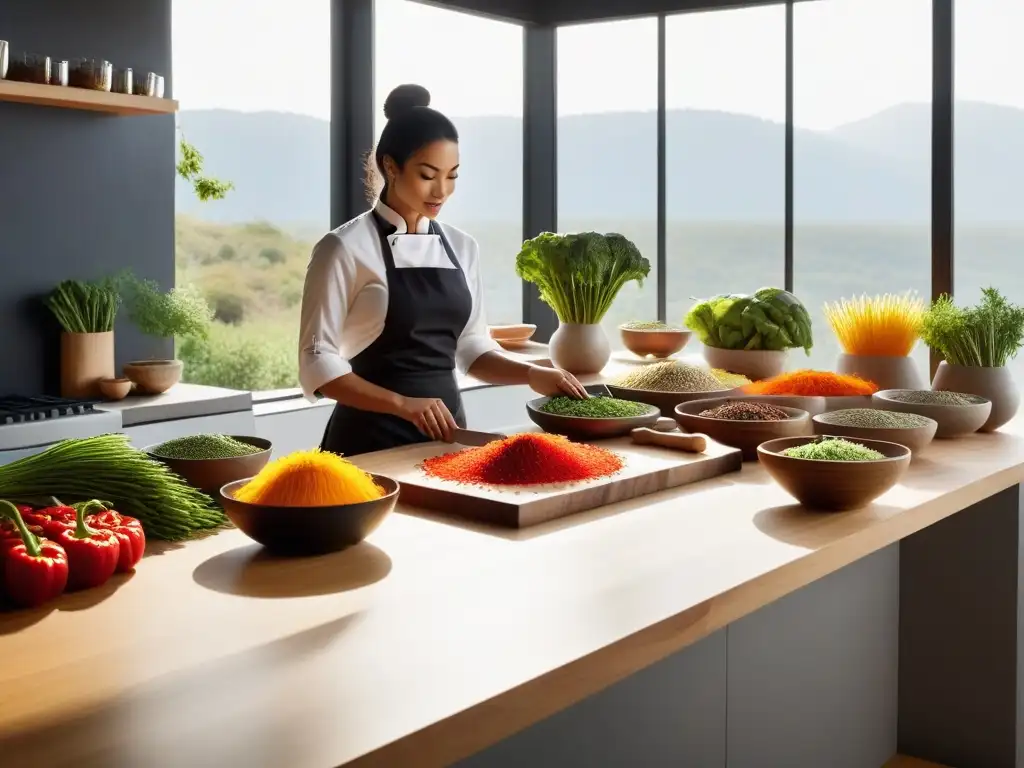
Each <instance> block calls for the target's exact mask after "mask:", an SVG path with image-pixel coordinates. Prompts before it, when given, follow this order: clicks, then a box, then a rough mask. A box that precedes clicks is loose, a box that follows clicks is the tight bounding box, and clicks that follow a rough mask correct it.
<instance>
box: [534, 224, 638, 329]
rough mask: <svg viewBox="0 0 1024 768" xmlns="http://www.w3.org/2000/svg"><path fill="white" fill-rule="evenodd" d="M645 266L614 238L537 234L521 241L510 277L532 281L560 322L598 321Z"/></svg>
mask: <svg viewBox="0 0 1024 768" xmlns="http://www.w3.org/2000/svg"><path fill="white" fill-rule="evenodd" d="M650 271H651V263H650V262H649V261H648V260H647V259H645V258H644V257H643V256H641V255H640V251H639V250H637V247H636V246H635V245H634V244H633V243H632V241H630V240H628V239H627V238H625V237H623V236H622V235H619V234H614V233H613V234H607V235H602V234H598V233H597V232H580V233H578V234H573V235H556V234H553V233H551V232H542V233H541V234H539V235H537V237H535V238H533V239H531V240H527V241H526V242H525V243H523V248H522V250H521V251H519V255H518V256H516V274H517V275H519V277H520V278H522V279H523V280H526V281H527V282H530V283H533V284H534V285H536V286H537V289H538V290H539V291H540V297H541V299H542V300H543V301H544V302H545V303H546V304H548V306H550V307H551V308H552V309H553V310H555V314H557V315H558V319H559V320H561V321H562V322H563V323H599V322H601V318H603V317H604V316H605V314H606V313H607V312H608V310H609V308H610V307H611V305H612V302H613V301H615V297H616V296H617V295H618V293H619V290H621V288H622V286H623V285H625V284H626V283H627V282H629V281H630V280H636V281H637V282H638V283H640V284H641V285H642V284H643V279H644V278H645V277H647V275H648V273H649V272H650Z"/></svg>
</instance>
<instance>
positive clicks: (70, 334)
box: [45, 280, 121, 398]
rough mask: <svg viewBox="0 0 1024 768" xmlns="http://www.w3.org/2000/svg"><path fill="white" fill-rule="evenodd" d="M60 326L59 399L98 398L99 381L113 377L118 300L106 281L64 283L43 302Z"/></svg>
mask: <svg viewBox="0 0 1024 768" xmlns="http://www.w3.org/2000/svg"><path fill="white" fill-rule="evenodd" d="M45 303H46V306H47V307H49V309H50V311H51V312H53V315H54V317H56V318H57V322H59V323H60V326H61V329H62V333H61V337H60V393H61V396H62V397H81V398H91V397H98V396H99V394H100V381H102V380H103V379H109V378H112V377H113V376H114V320H115V319H116V318H117V311H118V309H119V308H120V306H121V296H120V295H119V294H118V292H117V288H116V287H115V286H114V285H113V283H112V282H111V281H109V280H104V281H99V282H94V283H89V282H82V281H80V280H65V281H64V282H62V283H60V284H58V285H57V287H56V288H54V289H53V291H52V292H51V293H50V294H49V296H47V297H46V299H45Z"/></svg>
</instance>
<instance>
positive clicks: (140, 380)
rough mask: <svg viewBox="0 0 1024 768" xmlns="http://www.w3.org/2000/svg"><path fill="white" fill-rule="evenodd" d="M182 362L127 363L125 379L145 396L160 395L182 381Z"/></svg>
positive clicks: (137, 361) (150, 361)
mask: <svg viewBox="0 0 1024 768" xmlns="http://www.w3.org/2000/svg"><path fill="white" fill-rule="evenodd" d="M184 367H185V364H184V363H182V362H181V360H135V361H133V362H131V363H125V365H124V375H125V378H128V379H131V380H132V382H133V383H134V384H135V386H136V387H137V388H138V390H139V392H140V393H142V394H144V395H160V394H163V393H164V392H166V391H167V390H168V389H170V388H171V387H173V386H174V385H175V384H177V383H178V382H179V381H181V372H182V370H183V369H184Z"/></svg>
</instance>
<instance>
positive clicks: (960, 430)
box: [872, 389, 992, 439]
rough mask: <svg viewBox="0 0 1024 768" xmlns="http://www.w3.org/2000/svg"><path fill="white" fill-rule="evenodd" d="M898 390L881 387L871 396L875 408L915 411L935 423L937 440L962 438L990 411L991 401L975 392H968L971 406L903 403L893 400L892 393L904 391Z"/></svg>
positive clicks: (974, 430)
mask: <svg viewBox="0 0 1024 768" xmlns="http://www.w3.org/2000/svg"><path fill="white" fill-rule="evenodd" d="M906 391H908V390H901V389H883V390H882V391H881V392H876V393H875V394H874V396H873V398H872V401H873V403H874V406H875V408H883V409H885V410H887V411H900V412H901V413H916V414H918V415H920V416H927V417H928V418H929V419H933V420H934V421H935V422H937V424H938V426H937V427H936V430H935V437H937V438H940V439H946V438H953V437H963V436H964V435H969V434H971V433H972V432H977V431H978V430H979V429H981V427H982V426H983V425H984V424H985V422H986V421H987V420H988V417H989V414H991V412H992V402H991V401H990V400H987V399H985V398H984V397H980V396H978V395H969V397H971V398H972V399H973V400H975V403H974V405H941V404H938V403H904V402H901V401H899V400H894V399H893V398H892V395H893V394H894V393H897V392H906Z"/></svg>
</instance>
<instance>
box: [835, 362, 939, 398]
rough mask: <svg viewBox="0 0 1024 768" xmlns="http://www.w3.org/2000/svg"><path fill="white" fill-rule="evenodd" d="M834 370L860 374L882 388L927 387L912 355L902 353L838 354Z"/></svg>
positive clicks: (848, 373) (846, 373) (855, 374)
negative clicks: (907, 355)
mask: <svg viewBox="0 0 1024 768" xmlns="http://www.w3.org/2000/svg"><path fill="white" fill-rule="evenodd" d="M836 372H837V373H842V374H845V375H848V376H849V375H853V376H860V377H861V378H862V379H866V380H867V381H871V382H874V383H875V384H876V385H877V386H878V388H879V389H880V390H884V389H927V385H926V383H925V381H926V380H925V377H924V374H922V373H921V369H920V367H919V366H918V364H917V361H916V360H914V358H912V357H906V356H902V355H895V356H894V355H847V354H841V355H839V359H838V360H837V361H836Z"/></svg>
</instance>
